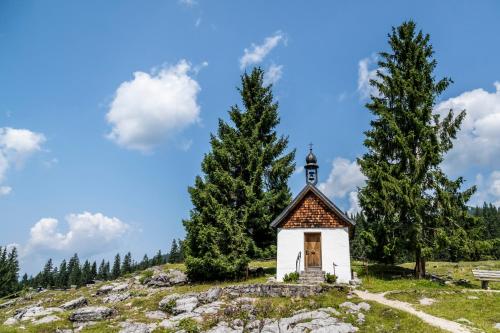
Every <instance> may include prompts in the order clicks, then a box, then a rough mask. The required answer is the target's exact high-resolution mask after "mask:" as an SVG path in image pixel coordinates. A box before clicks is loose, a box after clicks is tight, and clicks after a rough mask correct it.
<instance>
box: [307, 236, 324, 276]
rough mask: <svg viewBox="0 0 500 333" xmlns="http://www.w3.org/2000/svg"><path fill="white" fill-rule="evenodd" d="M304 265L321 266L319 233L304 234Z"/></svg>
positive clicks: (309, 266) (310, 266)
mask: <svg viewBox="0 0 500 333" xmlns="http://www.w3.org/2000/svg"><path fill="white" fill-rule="evenodd" d="M304 252H305V261H306V263H305V266H306V269H307V268H321V234H320V233H306V234H304Z"/></svg>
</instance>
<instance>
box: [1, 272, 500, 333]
mask: <svg viewBox="0 0 500 333" xmlns="http://www.w3.org/2000/svg"><path fill="white" fill-rule="evenodd" d="M475 265H477V264H475ZM483 265H490V266H489V267H496V268H497V269H498V267H499V266H500V263H499V262H484V263H483ZM252 266H253V267H254V268H255V267H262V268H263V269H264V272H265V275H264V276H261V277H256V278H252V279H249V280H247V281H243V282H238V283H234V282H233V283H226V282H224V283H206V284H189V283H186V279H185V275H184V274H183V272H182V271H183V266H182V265H165V266H156V267H154V268H152V269H149V270H146V271H142V272H138V273H136V274H133V275H130V276H126V277H124V278H121V279H119V280H116V281H113V282H101V283H97V284H95V285H89V286H87V287H82V288H79V289H76V290H68V291H57V290H46V291H42V292H39V293H35V292H31V293H26V294H25V295H23V296H22V297H20V298H18V299H15V300H13V301H12V300H11V301H8V302H3V301H2V302H0V303H1V305H0V307H1V308H0V322H1V323H4V324H3V325H1V326H0V332H68V333H69V332H124V333H126V332H205V331H209V332H356V331H357V332H395V331H401V332H443V331H442V330H440V329H438V328H434V327H432V326H429V325H428V324H426V323H424V322H423V321H421V320H420V319H418V318H417V317H415V316H412V315H410V314H408V313H405V312H402V311H398V310H395V309H393V308H390V307H386V306H383V305H380V304H378V303H376V302H365V301H363V300H362V299H360V298H359V297H357V296H356V295H355V294H354V293H352V291H351V289H350V287H348V286H346V287H339V286H337V287H333V286H328V287H326V286H325V287H321V286H316V287H311V286H309V287H307V286H305V287H302V286H299V285H284V284H273V283H268V282H267V281H268V280H269V279H270V278H271V277H272V273H273V270H274V267H273V266H274V263H273V262H254V263H252ZM433 266H435V269H436V270H439V272H436V273H442V272H445V274H448V275H453V278H456V279H459V278H463V276H460V274H462V275H463V274H466V271H467V269H468V268H467V267H468V266H467V264H460V266H459V265H458V264H457V265H455V266H453V264H447V263H432V264H431V265H430V267H433ZM356 269H357V270H358V271H359V274H360V276H361V277H362V278H363V280H365V282H364V286H363V287H360V289H366V290H368V291H373V292H379V291H385V292H387V291H389V290H390V291H391V292H390V293H388V294H387V298H389V299H400V300H404V301H407V302H410V303H415V304H418V303H419V300H421V299H422V298H428V299H433V300H434V301H435V304H430V305H427V306H425V305H418V306H420V307H421V308H425V311H427V312H430V313H433V314H435V315H439V316H443V317H444V318H448V319H450V320H456V319H459V318H460V317H463V318H462V319H465V320H467V321H469V323H467V322H464V323H465V324H466V327H475V328H476V329H481V330H484V331H487V332H495V331H496V330H495V329H494V328H493V327H494V324H495V323H498V322H500V318H499V317H498V315H499V313H500V311H498V310H500V293H494V292H489V293H482V292H477V293H476V292H473V293H468V292H464V291H463V289H464V287H462V286H455V285H453V284H452V283H447V284H445V285H442V284H440V283H438V282H432V281H428V280H421V281H416V280H413V279H408V278H405V276H404V272H405V265H402V266H399V267H397V268H396V271H394V270H390V269H388V268H387V267H386V269H385V270H384V269H381V268H380V267H375V266H373V267H369V275H368V276H365V275H363V274H364V273H363V270H364V269H365V267H364V266H363V265H358V266H356ZM398 273H399V274H398ZM402 273H403V275H401V274H402ZM384 274H386V275H384ZM390 274H392V276H393V277H392V278H391V277H389V276H388V275H390ZM471 282H472V283H474V282H473V281H471ZM468 288H469V289H471V290H475V288H477V286H476V285H474V284H471V285H470V286H469V287H468ZM492 288H497V289H498V288H499V286H498V285H495V284H493V285H492ZM269 293H273V294H274V296H266V295H268V294H269ZM298 293H302V294H304V295H305V294H307V296H306V297H294V295H297V294H298ZM278 294H282V295H286V296H284V297H279V296H277V295H278ZM471 296H473V297H471ZM6 303H7V304H6ZM431 303H432V302H431ZM450 303H453V305H450ZM474 304H477V305H474ZM450 307H453V311H455V313H453V312H452V311H450ZM457 307H461V308H462V309H461V310H457V309H456V308H457ZM457 311H458V312H457ZM478 311H480V313H478ZM450 316H451V318H450ZM455 317H456V318H455Z"/></svg>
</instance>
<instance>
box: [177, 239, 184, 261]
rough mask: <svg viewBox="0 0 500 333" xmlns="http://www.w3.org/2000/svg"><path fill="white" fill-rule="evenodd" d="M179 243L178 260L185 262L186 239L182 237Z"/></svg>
mask: <svg viewBox="0 0 500 333" xmlns="http://www.w3.org/2000/svg"><path fill="white" fill-rule="evenodd" d="M177 244H178V246H179V254H178V257H177V259H178V262H184V241H183V240H181V239H178V240H177Z"/></svg>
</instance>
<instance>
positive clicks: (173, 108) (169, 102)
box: [106, 60, 201, 152]
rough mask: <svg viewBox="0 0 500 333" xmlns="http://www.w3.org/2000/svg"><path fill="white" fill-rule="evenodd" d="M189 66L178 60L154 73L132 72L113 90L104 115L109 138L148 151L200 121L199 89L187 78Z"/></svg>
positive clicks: (125, 145)
mask: <svg viewBox="0 0 500 333" xmlns="http://www.w3.org/2000/svg"><path fill="white" fill-rule="evenodd" d="M190 71H191V65H190V64H189V63H188V62H187V61H186V60H181V61H179V63H178V64H177V65H175V66H171V67H168V68H164V69H162V70H160V71H159V72H158V73H157V74H148V73H144V72H135V73H134V79H133V80H131V81H126V82H123V83H122V84H121V85H120V86H119V87H118V89H117V90H116V95H115V98H114V99H113V101H112V102H111V106H110V110H109V112H108V113H107V115H106V118H107V120H108V122H109V123H110V124H111V125H112V130H111V132H110V133H109V134H108V138H110V139H111V140H113V141H115V142H116V143H117V144H119V145H120V146H123V147H126V148H129V149H136V150H140V151H143V152H149V151H151V150H152V149H153V148H154V147H155V146H157V145H158V144H160V143H161V142H163V141H164V140H165V139H166V138H167V137H169V136H170V135H172V134H175V133H176V132H178V131H180V130H182V129H183V128H185V127H187V126H189V125H192V124H194V123H196V122H197V121H198V120H199V114H200V106H199V105H198V102H197V97H198V93H199V92H200V90H201V88H200V85H199V84H198V82H197V81H196V80H194V79H193V78H192V77H190V76H189V72H190Z"/></svg>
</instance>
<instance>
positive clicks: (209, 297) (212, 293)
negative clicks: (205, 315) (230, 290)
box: [198, 287, 222, 303]
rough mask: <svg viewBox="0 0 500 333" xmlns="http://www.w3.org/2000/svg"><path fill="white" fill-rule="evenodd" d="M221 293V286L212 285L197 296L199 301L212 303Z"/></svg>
mask: <svg viewBox="0 0 500 333" xmlns="http://www.w3.org/2000/svg"><path fill="white" fill-rule="evenodd" d="M221 295H222V288H220V287H213V288H210V289H209V290H207V291H205V292H203V293H201V294H200V295H199V296H198V300H199V301H200V303H212V302H215V301H217V300H218V299H219V298H220V297H221Z"/></svg>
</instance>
